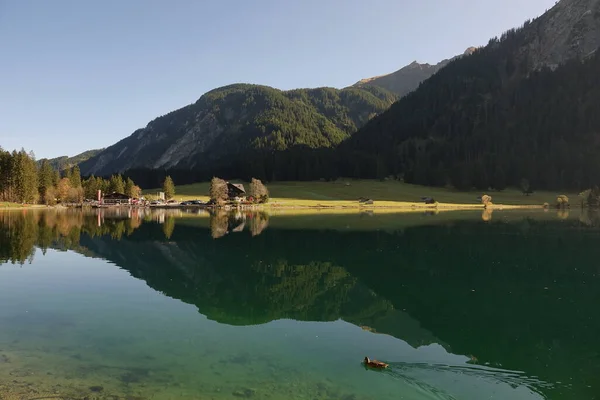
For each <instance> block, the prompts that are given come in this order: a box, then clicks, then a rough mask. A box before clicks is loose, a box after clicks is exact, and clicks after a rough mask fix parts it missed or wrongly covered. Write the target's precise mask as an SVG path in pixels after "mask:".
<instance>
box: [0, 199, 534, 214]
mask: <svg viewBox="0 0 600 400" xmlns="http://www.w3.org/2000/svg"><path fill="white" fill-rule="evenodd" d="M69 208H81V207H68V206H62V205H56V206H47V205H42V204H28V205H20V204H14V205H0V210H2V211H4V210H15V211H19V210H21V211H22V210H45V209H47V210H57V209H63V210H66V209H69ZM83 208H84V209H85V208H88V207H83ZM89 208H90V209H93V208H92V207H89ZM125 208H149V209H159V210H198V209H213V208H212V207H205V206H179V205H174V206H150V207H138V206H108V207H102V209H125ZM221 209H222V210H224V211H227V210H236V209H240V210H256V211H288V210H292V211H293V210H302V211H305V210H315V211H358V212H369V211H383V212H388V213H391V212H416V211H417V212H418V211H467V210H472V211H478V210H479V211H481V210H486V209H487V210H523V209H532V210H533V209H544V206H543V205H535V204H492V205H491V206H488V207H485V206H484V205H483V204H464V203H463V204H461V203H438V204H424V203H410V202H396V201H380V202H378V201H375V204H369V205H362V204H358V203H356V202H355V201H344V200H329V201H317V200H295V199H294V200H287V199H285V200H284V199H274V200H273V201H272V202H269V203H267V204H252V205H240V206H235V205H229V206H226V207H222V208H221Z"/></svg>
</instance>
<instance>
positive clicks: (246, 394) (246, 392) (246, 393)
mask: <svg viewBox="0 0 600 400" xmlns="http://www.w3.org/2000/svg"><path fill="white" fill-rule="evenodd" d="M232 394H233V395H234V396H235V397H243V398H250V397H252V396H254V395H255V394H256V390H254V389H250V388H244V389H239V390H236V391H235V392H233V393H232Z"/></svg>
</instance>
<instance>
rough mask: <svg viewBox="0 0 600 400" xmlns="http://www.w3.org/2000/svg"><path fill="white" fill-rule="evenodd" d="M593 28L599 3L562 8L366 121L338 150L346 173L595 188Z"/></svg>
mask: <svg viewBox="0 0 600 400" xmlns="http://www.w3.org/2000/svg"><path fill="white" fill-rule="evenodd" d="M598 27H600V1H598V0H562V1H561V2H559V3H558V4H557V5H556V6H555V7H554V8H552V9H551V10H549V11H548V12H547V13H546V14H544V15H542V16H541V17H540V18H538V19H536V20H534V21H528V22H526V23H525V25H524V26H523V27H522V28H520V29H514V30H510V31H508V32H507V33H505V34H504V35H502V37H501V38H499V39H497V38H496V39H492V40H491V41H490V42H489V44H488V45H487V46H486V47H484V48H481V49H478V50H477V51H476V52H474V53H473V54H472V55H471V56H470V57H463V58H460V59H457V60H455V61H453V62H451V63H450V64H448V66H446V67H445V68H443V69H442V70H440V71H439V72H438V73H437V74H436V75H434V76H433V77H431V78H430V79H428V80H427V81H425V82H423V83H422V84H421V85H420V87H419V89H417V90H416V91H414V92H412V93H410V94H409V95H407V96H405V97H404V98H402V99H400V100H399V101H398V102H397V103H395V104H394V105H393V106H392V107H391V108H390V109H389V110H388V111H387V112H385V113H383V114H381V115H380V116H378V117H377V118H375V119H373V120H372V121H370V123H369V124H367V125H366V126H365V127H364V128H363V129H361V130H359V132H357V133H356V134H355V135H353V137H352V138H351V139H350V140H349V141H347V142H346V143H344V145H343V146H342V147H343V149H344V159H345V161H346V165H348V163H350V164H351V161H350V160H357V162H358V163H359V164H360V168H358V167H357V168H355V169H354V171H353V172H354V174H355V175H359V176H370V177H372V176H386V175H389V174H396V175H403V176H404V178H405V180H406V181H408V182H414V183H420V184H427V185H444V184H447V183H451V184H452V185H454V186H455V187H458V188H470V187H477V188H482V189H485V188H488V187H495V188H499V189H501V188H503V187H505V186H506V185H507V184H517V183H518V182H519V181H520V180H521V179H523V178H526V179H529V180H530V181H531V182H532V184H534V186H536V187H544V188H550V189H559V188H582V187H589V186H590V185H592V184H595V183H597V182H600V168H599V167H600V158H599V157H598V154H600V153H599V151H600V147H599V144H600V142H599V140H598V139H599V135H598V134H599V133H600V116H599V115H598V113H597V111H596V110H597V104H599V102H600V76H599V74H598V71H600V55H598V54H597V53H596V52H595V51H592V50H591V49H596V48H597V46H598V44H600V35H598V34H597V32H598ZM557 32H560V35H557ZM595 46H596V47H595ZM557 65H560V67H557Z"/></svg>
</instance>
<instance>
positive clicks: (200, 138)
mask: <svg viewBox="0 0 600 400" xmlns="http://www.w3.org/2000/svg"><path fill="white" fill-rule="evenodd" d="M396 99H397V97H396V96H395V95H394V94H392V93H390V92H388V91H386V90H383V89H380V88H377V87H365V88H346V89H342V90H338V89H333V88H317V89H298V90H290V91H281V90H277V89H274V88H271V87H267V86H259V85H249V84H236V85H231V86H226V87H222V88H219V89H215V90H212V91H210V92H208V93H206V94H205V95H203V96H202V97H201V98H200V99H199V100H198V101H197V102H195V103H194V104H191V105H188V106H186V107H183V108H181V109H179V110H176V111H173V112H171V113H169V114H166V115H164V116H162V117H159V118H156V119H155V120H153V121H152V122H150V123H149V124H148V125H147V126H146V127H145V128H143V129H139V130H137V131H135V132H134V133H133V134H132V135H131V136H129V137H127V138H125V139H123V140H121V141H119V142H118V143H116V144H114V145H113V146H110V147H108V148H107V149H105V150H103V151H102V152H100V153H99V154H97V155H96V156H94V157H92V158H90V159H89V160H87V161H84V162H82V163H81V164H80V168H81V172H82V174H84V175H91V174H95V175H108V174H112V173H115V172H122V171H126V170H130V169H135V168H150V169H166V168H173V167H178V168H200V167H201V166H203V165H211V164H214V163H219V162H221V163H226V162H228V161H229V160H230V158H234V157H239V156H240V154H243V153H245V152H249V151H258V150H260V151H270V150H273V151H282V150H285V149H288V148H291V147H294V146H303V147H306V148H310V149H314V148H330V147H333V146H336V145H338V144H339V143H340V142H342V141H343V140H344V139H346V138H347V137H349V135H350V134H351V133H353V132H355V131H356V130H357V129H358V128H359V127H360V126H362V125H364V124H365V123H366V122H367V121H368V120H369V119H370V118H372V117H374V116H375V115H377V114H379V113H381V112H383V111H385V110H386V109H387V108H388V107H389V106H390V105H391V104H392V103H393V102H394V101H395V100H396ZM228 159H229V160H228Z"/></svg>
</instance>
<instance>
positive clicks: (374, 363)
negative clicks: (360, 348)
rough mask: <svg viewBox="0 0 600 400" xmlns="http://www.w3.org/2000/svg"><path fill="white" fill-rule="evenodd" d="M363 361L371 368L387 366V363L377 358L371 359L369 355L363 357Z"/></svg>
mask: <svg viewBox="0 0 600 400" xmlns="http://www.w3.org/2000/svg"><path fill="white" fill-rule="evenodd" d="M364 362H365V365H366V366H367V367H371V368H387V367H389V365H388V364H386V363H384V362H381V361H377V360H371V359H370V358H369V357H365V360H364Z"/></svg>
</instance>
